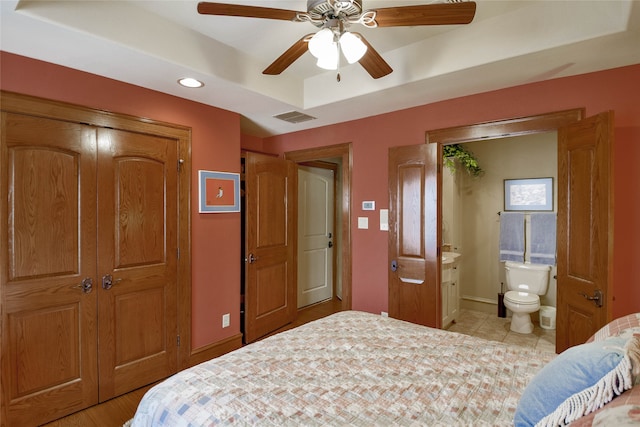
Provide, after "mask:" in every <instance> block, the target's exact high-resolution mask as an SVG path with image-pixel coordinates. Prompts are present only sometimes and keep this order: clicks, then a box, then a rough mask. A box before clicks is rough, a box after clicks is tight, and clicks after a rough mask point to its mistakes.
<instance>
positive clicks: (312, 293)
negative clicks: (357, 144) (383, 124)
mask: <svg viewBox="0 0 640 427" xmlns="http://www.w3.org/2000/svg"><path fill="white" fill-rule="evenodd" d="M334 216H335V215H334V171H333V170H331V169H324V168H317V167H311V166H303V165H300V166H299V167H298V308H300V307H305V306H307V305H310V304H314V303H317V302H320V301H324V300H327V299H329V298H331V297H332V296H333V245H334V237H335V236H334V228H333V225H334V224H333V223H334Z"/></svg>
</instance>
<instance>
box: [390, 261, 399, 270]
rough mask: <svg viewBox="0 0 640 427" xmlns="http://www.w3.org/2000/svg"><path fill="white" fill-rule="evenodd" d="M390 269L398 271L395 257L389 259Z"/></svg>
mask: <svg viewBox="0 0 640 427" xmlns="http://www.w3.org/2000/svg"><path fill="white" fill-rule="evenodd" d="M391 271H398V261H396V260H395V259H394V260H393V261H391Z"/></svg>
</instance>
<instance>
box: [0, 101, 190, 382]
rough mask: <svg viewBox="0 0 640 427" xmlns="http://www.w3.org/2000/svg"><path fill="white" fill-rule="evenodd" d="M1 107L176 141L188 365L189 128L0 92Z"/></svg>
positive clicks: (182, 333)
mask: <svg viewBox="0 0 640 427" xmlns="http://www.w3.org/2000/svg"><path fill="white" fill-rule="evenodd" d="M0 97H1V98H2V110H3V111H9V112H14V113H21V114H30V115H34V116H39V117H46V118H50V119H57V120H63V121H68V122H75V123H83V124H87V125H92V126H96V127H104V128H113V129H121V130H126V131H130V132H139V133H145V134H149V135H156V136H161V137H167V138H172V139H175V140H177V145H178V159H179V160H178V163H179V164H178V165H176V167H179V169H180V170H179V173H178V248H177V252H178V254H179V256H178V255H176V256H178V275H177V280H178V283H177V291H178V297H177V305H178V307H177V310H178V334H179V343H180V344H179V347H178V370H179V371H180V370H182V369H185V368H188V367H189V366H190V362H189V359H190V358H191V356H192V350H191V128H190V127H187V126H182V125H177V124H172V123H166V122H161V121H157V120H151V119H146V118H139V117H135V116H131V115H127V114H121V113H112V112H107V111H103V110H98V109H94V108H89V107H84V106H81V105H76V104H71V103H67V102H62V101H55V100H50V99H46V98H39V97H35V96H30V95H23V94H18V93H14V92H7V91H0Z"/></svg>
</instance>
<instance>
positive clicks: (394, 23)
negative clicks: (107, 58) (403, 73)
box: [198, 0, 476, 81]
mask: <svg viewBox="0 0 640 427" xmlns="http://www.w3.org/2000/svg"><path fill="white" fill-rule="evenodd" d="M449 1H450V3H430V4H424V5H416V6H398V7H387V8H381V9H372V10H363V9H362V0H307V11H306V12H298V11H295V10H287V9H274V8H268V7H260V6H245V5H236V4H225V3H212V2H201V3H198V13H200V14H203V15H220V16H238V17H248V18H264V19H279V20H284V21H293V22H310V23H312V24H313V25H315V26H316V27H318V28H320V30H319V31H318V32H317V33H311V34H307V35H305V36H304V37H302V38H301V39H300V40H298V41H297V42H295V43H294V44H293V45H292V46H291V47H290V48H289V49H287V50H286V51H285V52H284V53H283V54H282V55H280V57H278V59H276V60H275V61H274V62H273V63H272V64H271V65H269V66H268V67H267V68H266V69H265V70H264V71H263V72H262V73H263V74H268V75H277V74H280V73H282V72H283V71H284V70H286V69H287V67H289V66H290V65H291V64H293V63H294V62H295V61H296V60H297V59H298V58H300V57H301V56H302V55H303V54H304V53H305V52H307V50H309V51H310V52H311V54H312V55H314V56H315V57H316V58H317V59H318V62H317V65H318V66H319V67H321V68H325V69H329V70H335V69H337V68H338V67H339V63H340V51H342V53H343V55H344V56H345V58H346V59H347V61H348V62H349V63H355V62H359V63H360V65H362V67H363V68H364V69H365V70H366V71H367V72H368V73H369V74H370V75H371V77H373V78H374V79H378V78H380V77H384V76H386V75H387V74H390V73H391V72H392V71H393V69H392V68H391V67H390V66H389V64H387V62H386V61H385V60H384V59H383V58H382V56H380V54H379V53H378V52H376V50H375V49H374V48H373V47H372V46H371V45H370V44H369V42H367V40H366V39H365V38H364V37H363V36H362V34H359V33H353V32H350V31H348V28H349V27H350V26H351V25H352V24H361V25H363V26H365V27H367V28H375V27H401V26H417V25H454V24H468V23H470V22H471V21H472V20H473V17H474V16H475V13H476V4H475V2H473V1H460V0H449ZM339 80H340V75H339V74H338V81H339Z"/></svg>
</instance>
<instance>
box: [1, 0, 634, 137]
mask: <svg viewBox="0 0 640 427" xmlns="http://www.w3.org/2000/svg"><path fill="white" fill-rule="evenodd" d="M222 2H225V3H234V4H244V5H253V6H258V5H259V6H266V7H274V8H280V9H290V10H298V11H305V10H306V2H305V0H244V1H238V0H226V1H222ZM429 2H431V1H430V0H423V1H400V0H396V1H393V0H391V1H389V0H363V3H364V8H365V9H376V8H378V7H389V6H404V5H413V4H425V3H429ZM197 3H198V2H197V1H177V0H173V1H170V0H160V1H153V0H119V1H98V0H86V1H81V0H75V1H57V0H21V1H17V0H1V1H0V8H1V9H0V24H1V30H0V49H2V50H4V51H7V52H12V53H16V54H19V55H24V56H28V57H31V58H36V59H40V60H43V61H48V62H52V63H56V64H60V65H64V66H68V67H72V68H76V69H79V70H83V71H87V72H90V73H94V74H98V75H101V76H105V77H109V78H113V79H117V80H121V81H124V82H128V83H132V84H135V85H138V86H142V87H146V88H149V89H153V90H157V91H160V92H165V93H169V94H172V95H176V96H179V97H183V98H188V99H191V100H194V101H197V102H201V103H204V104H209V105H213V106H216V107H219V108H223V109H226V110H230V111H234V112H237V113H239V114H241V115H242V117H243V119H242V121H241V123H242V131H243V133H246V134H249V135H255V136H260V137H264V136H269V135H277V134H282V133H289V132H294V131H298V130H303V129H308V128H313V127H318V126H325V125H329V124H333V123H338V122H344V121H348V120H354V119H358V118H362V117H367V116H371V115H376V114H382V113H386V112H390V111H396V110H400V109H404V108H410V107H414V106H417V105H424V104H428V103H432V102H436V101H441V100H444V99H450V98H454V97H459V96H464V95H470V94H473V93H479V92H485V91H489V90H495V89H500V88H505V87H510V86H515V85H520V84H525V83H531V82H536V81H542V80H546V79H550V78H557V77H563V76H570V75H576V74H583V73H587V72H592V71H598V70H603V69H609V68H615V67H620V66H625V65H631V64H638V63H640V1H639V0H600V1H598V0H573V1H560V0H545V1H543V0H535V1H527V0H476V3H477V12H476V17H475V19H474V20H473V22H472V23H471V24H468V25H460V26H439V27H433V26H430V27H403V28H376V29H367V28H364V27H360V28H358V29H357V31H358V32H360V33H361V34H363V35H364V36H365V37H366V38H367V40H368V41H369V42H370V43H371V44H372V45H373V46H374V47H375V48H376V50H377V51H378V52H379V53H380V54H381V55H382V56H383V57H384V59H385V60H386V61H387V62H388V63H389V65H391V67H392V68H393V69H394V72H393V73H391V74H390V75H388V76H386V77H383V78H380V79H377V80H374V79H372V78H371V77H370V76H369V75H368V74H367V73H366V72H365V71H364V69H363V68H362V67H360V65H358V64H355V65H350V66H346V67H344V68H342V69H341V70H340V74H341V81H340V82H337V81H336V73H335V72H332V71H323V70H320V69H319V68H317V67H316V66H315V64H314V61H313V57H312V56H311V55H310V54H309V53H306V54H305V55H303V56H302V57H301V58H300V59H298V60H297V61H296V62H295V63H294V64H293V65H292V66H291V67H289V68H288V69H287V70H286V71H285V72H284V73H282V74H281V75H279V76H265V75H263V74H262V70H264V69H265V68H266V67H267V66H268V65H269V64H270V63H271V62H273V61H274V60H275V58H277V57H278V56H279V55H280V54H282V52H284V51H285V50H286V49H287V48H288V47H289V46H291V45H292V44H293V43H294V42H295V41H297V40H298V39H300V38H301V37H302V36H303V35H305V34H308V33H311V32H314V31H316V30H317V29H316V27H314V26H313V25H311V24H309V23H297V22H286V21H278V20H266V19H254V18H237V17H220V16H204V15H199V14H198V13H197V11H196V6H197ZM184 76H190V77H195V78H197V79H199V80H202V81H203V82H205V87H204V88H201V89H187V88H183V87H181V86H179V85H177V83H176V81H177V80H178V78H180V77H184ZM639 78H640V76H639ZM292 110H296V111H301V112H304V113H306V114H309V115H311V116H314V117H316V118H317V120H311V121H307V122H303V123H299V124H291V123H287V122H284V121H281V120H278V119H275V118H273V116H275V115H277V114H281V113H284V112H288V111H292Z"/></svg>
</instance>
